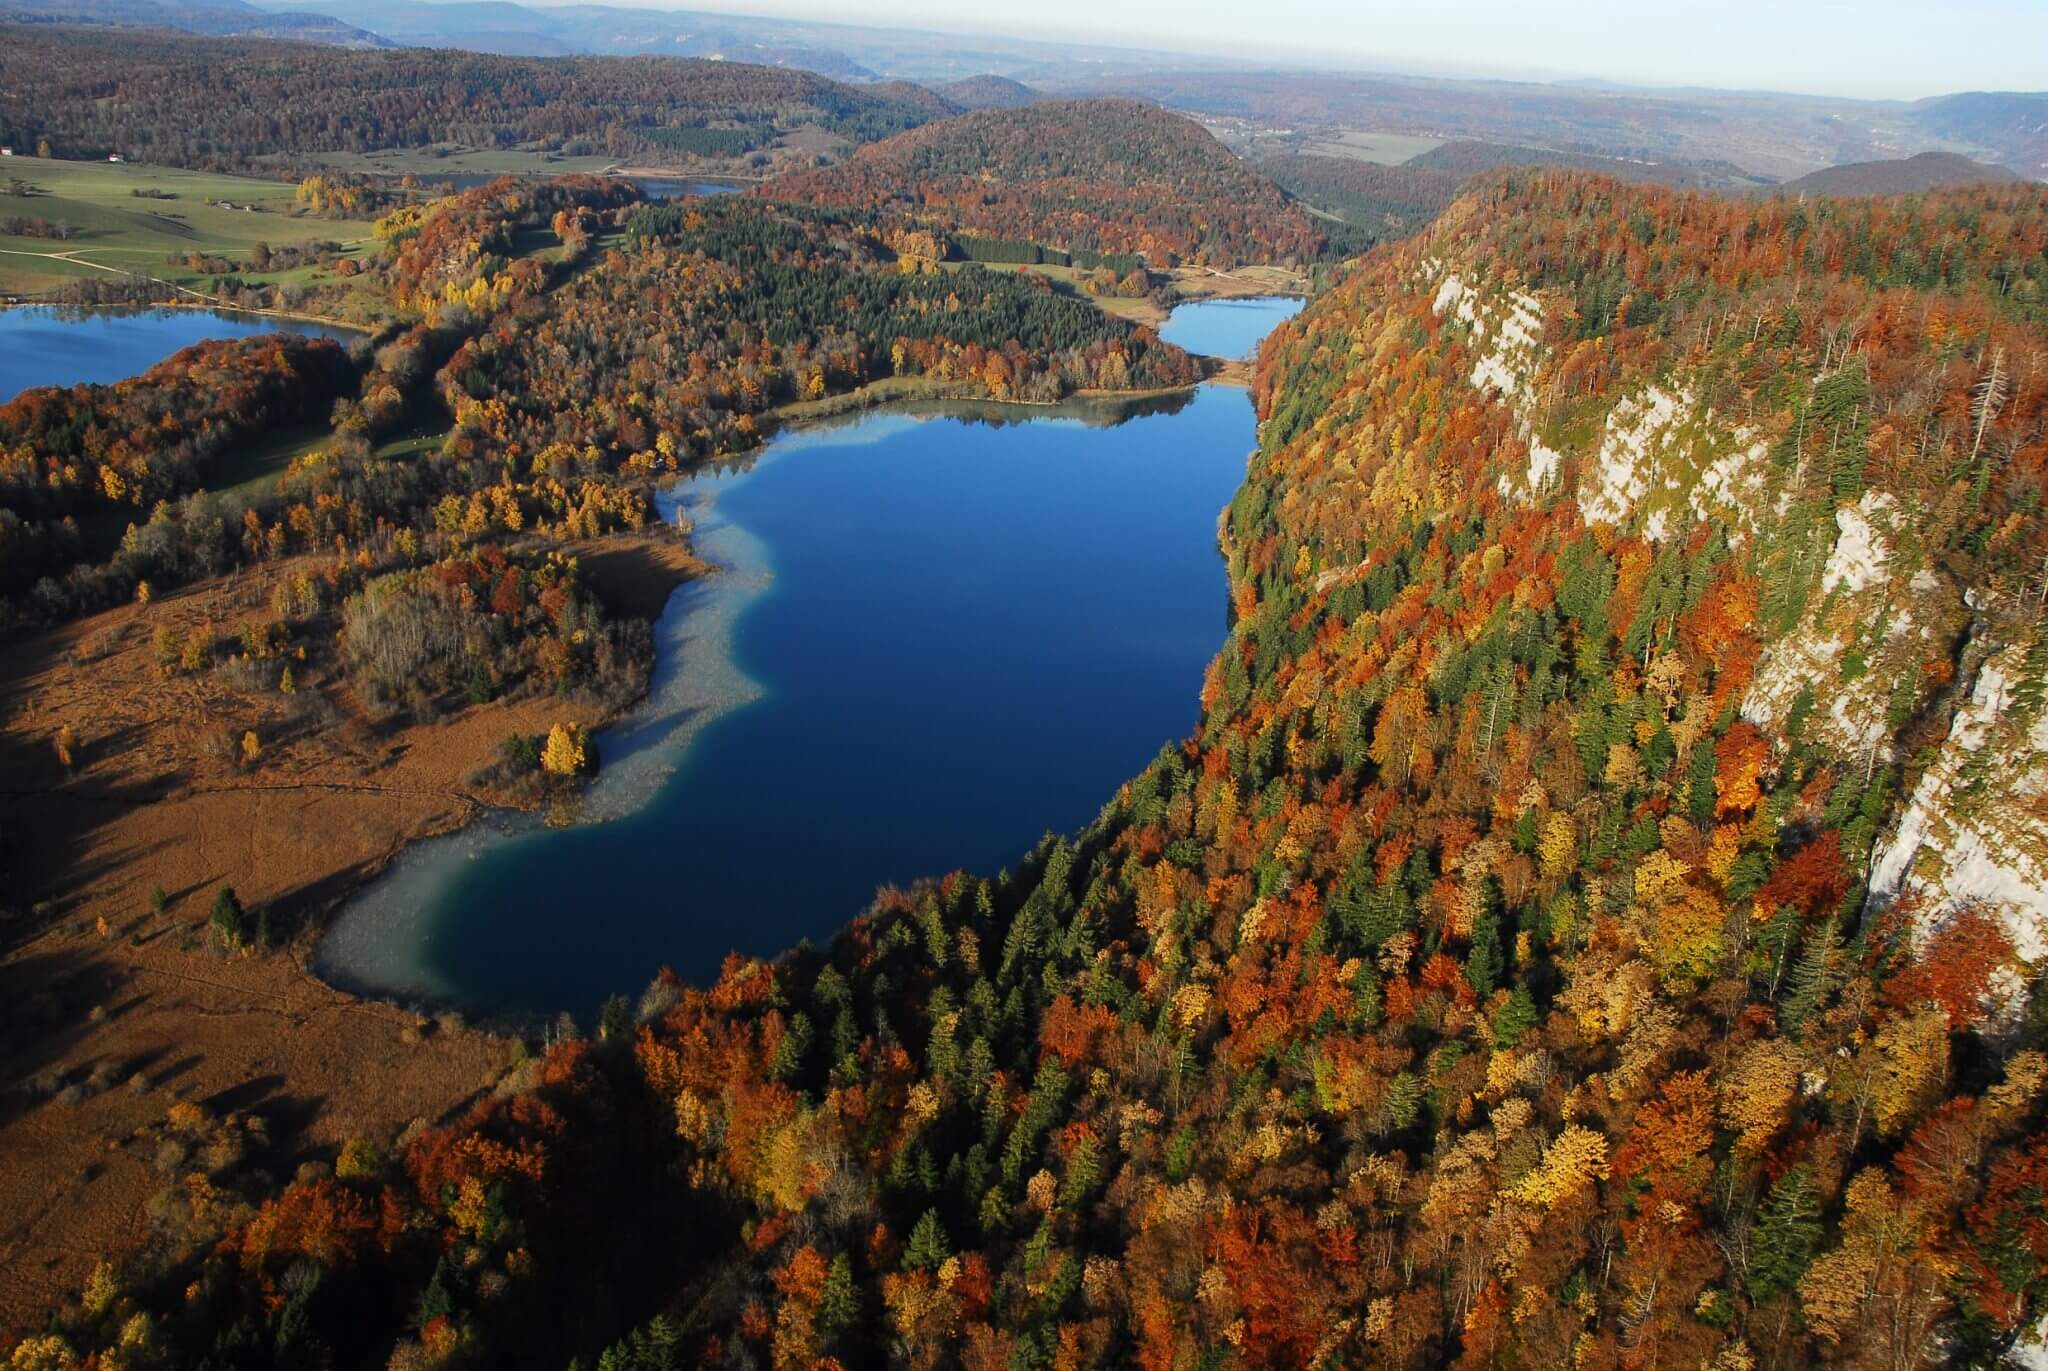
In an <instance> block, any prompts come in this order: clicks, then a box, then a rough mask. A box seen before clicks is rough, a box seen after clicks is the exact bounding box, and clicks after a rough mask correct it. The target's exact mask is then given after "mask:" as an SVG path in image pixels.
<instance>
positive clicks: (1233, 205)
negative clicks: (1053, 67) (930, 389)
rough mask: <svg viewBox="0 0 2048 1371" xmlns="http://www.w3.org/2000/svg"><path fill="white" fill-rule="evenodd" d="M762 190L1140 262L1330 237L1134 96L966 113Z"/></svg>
mask: <svg viewBox="0 0 2048 1371" xmlns="http://www.w3.org/2000/svg"><path fill="white" fill-rule="evenodd" d="M761 193H762V194H765V195H768V196H772V197H774V198H777V199H783V200H793V201H800V202H804V203H809V204H818V205H831V206H839V207H846V208H858V209H865V210H871V211H875V212H877V213H879V214H880V215H881V216H882V217H883V218H884V220H885V221H893V222H894V223H896V224H897V225H899V226H902V227H909V228H921V227H933V226H938V227H941V228H957V229H959V230H962V231H964V232H965V233H967V234H971V235H977V236H984V237H987V238H993V239H1005V240H1013V241H1016V242H1019V243H1036V244H1040V245H1043V246H1045V247H1051V248H1058V249H1063V250H1068V251H1073V252H1076V253H1103V254H1141V255H1142V256H1143V257H1144V258H1145V259H1146V260H1147V261H1148V262H1149V263H1150V264H1151V265H1152V266H1155V267H1164V266H1172V265H1178V264H1180V263H1182V262H1192V263H1199V264H1203V265H1208V266H1216V267H1225V268H1228V267H1231V266H1235V265H1238V264H1241V263H1246V262H1300V261H1306V260H1308V259H1311V258H1314V257H1317V256H1319V255H1321V254H1322V253H1323V252H1324V250H1325V242H1326V235H1325V234H1324V232H1323V231H1322V230H1321V229H1319V228H1318V227H1317V226H1316V225H1315V223H1314V222H1313V220H1312V219H1311V218H1310V216H1309V214H1308V212H1307V211H1306V210H1304V209H1303V208H1302V207H1301V206H1300V205H1298V204H1295V203H1293V202H1292V201H1290V200H1289V199H1288V198H1287V194H1286V192H1284V191H1282V190H1281V189H1280V187H1279V186H1277V185H1275V184H1274V183H1273V182H1272V181H1271V180H1270V179H1268V178H1267V177H1265V176H1263V175H1261V174H1260V173H1259V172H1257V171H1255V170H1254V169H1252V168H1251V167H1249V166H1247V165H1246V164H1245V163H1243V162H1241V161H1240V160H1238V158H1237V157H1236V156H1234V155H1233V154H1232V153H1231V151H1230V150H1229V149H1228V148H1226V147H1224V146H1223V145H1222V144H1221V143H1219V142H1217V141H1216V139H1215V138H1214V137H1212V136H1211V135H1210V134H1209V132H1208V131H1207V130H1206V129H1204V128H1202V127H1201V125H1199V124H1196V123H1194V122H1193V121H1192V120H1189V119H1185V118H1183V117H1181V116H1180V115H1177V114H1174V113H1171V112H1170V111H1167V110H1163V109H1160V108H1158V107H1157V106H1153V105H1146V104H1141V103H1139V102H1137V101H1133V100H1063V101H1052V102H1047V103H1042V104H1034V105H1026V106H1024V107H1023V108H1022V109H1014V110H980V111H976V112H975V113H972V114H963V115H961V116H960V117H959V118H957V119H946V120H941V121H940V122H938V123H934V124H927V125H925V126H923V127H922V128H919V129H913V130H912V131H911V132H909V133H907V134H903V135H900V136H898V137H895V138H889V139H885V140H884V141H882V142H880V143H876V144H874V145H872V146H870V147H866V148H863V149H861V150H860V151H859V152H858V153H856V154H855V155H854V156H853V157H852V158H850V159H849V160H847V161H846V162H843V163H841V164H839V165H838V166H834V167H827V168H824V169H821V170H817V171H805V172H797V173H793V174H791V175H788V176H784V177H781V178H779V179H777V180H775V181H771V182H769V183H768V184H767V185H766V186H764V187H763V188H762V192H761ZM1005 260H1016V259H1005ZM1026 260H1029V259H1026Z"/></svg>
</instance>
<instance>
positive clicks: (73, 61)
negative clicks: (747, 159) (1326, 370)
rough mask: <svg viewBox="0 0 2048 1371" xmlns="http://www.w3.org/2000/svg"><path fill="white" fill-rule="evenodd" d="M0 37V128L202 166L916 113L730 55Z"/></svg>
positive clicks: (720, 148) (896, 122) (769, 131)
mask: <svg viewBox="0 0 2048 1371" xmlns="http://www.w3.org/2000/svg"><path fill="white" fill-rule="evenodd" d="M0 40H4V41H0V141H5V142H8V143H12V144H14V145H16V146H21V147H30V148H33V147H36V146H37V145H38V143H40V142H42V141H45V140H47V141H48V142H49V143H50V144H51V145H52V149H53V151H54V152H55V154H56V155H57V156H60V157H84V158H97V157H104V156H106V155H107V154H108V153H110V152H120V153H122V154H123V155H124V156H126V157H127V158H128V160H130V161H151V162H161V163H166V164H170V165H175V166H189V167H201V168H206V169H213V170H244V169H249V168H253V167H258V166H263V165H275V164H277V163H280V162H282V163H286V164H289V163H291V162H292V160H293V159H295V158H305V157H308V156H309V155H312V154H318V153H334V152H368V151H372V150H375V149H380V148H414V147H425V146H428V145H431V144H437V143H462V144H467V145H469V146H473V147H484V148H502V147H510V146H513V145H517V144H530V145H536V146H539V147H543V148H548V149H552V150H558V151H564V152H568V153H571V154H575V153H586V154H602V155H604V156H608V157H614V158H632V159H634V160H636V161H644V162H656V163H659V162H674V161H683V160H687V159H689V158H691V157H693V156H733V155H737V154H740V153H744V152H747V151H750V150H752V149H755V148H759V147H765V146H768V145H770V144H772V143H773V142H774V141H775V140H776V139H777V138H778V137H779V136H780V135H781V134H782V133H783V132H785V131H787V130H789V129H793V128H796V127H799V126H801V125H805V124H815V125H818V126H820V127H822V128H824V129H826V130H828V131H830V132H831V133H834V134H837V135H840V136H841V137H844V138H847V139H851V140H854V141H860V140H865V139H872V138H878V137H882V136H885V135H888V134H892V133H896V132H899V131H901V130H903V129H907V128H912V127H915V126H916V125H918V124H920V123H922V122H924V120H925V118H926V115H925V113H924V112H923V111H922V110H920V109H917V108H914V107H912V106H908V105H903V104H898V103H895V102H893V101H890V100H887V99H883V98H880V97H877V96H875V95H871V94H867V93H864V92H862V91H860V90H858V89H856V88H854V87H850V86H842V85H839V84H837V83H835V82H832V81H828V80H826V79H825V78H823V77H820V76H815V75H812V74H810V73H808V72H802V71H793V70H786V69H782V68H770V67H756V66H746V65H742V64H740V63H735V62H714V61H699V60H693V59H682V58H617V57H570V58H514V57H495V56H487V55H482V54H477V53H465V52H441V51H433V50H429V49H396V50H382V51H349V50H342V51H337V50H335V49H333V48H329V47H316V46H313V45H311V44H298V43H278V42H269V41H264V40H258V39H245V38H205V39H202V38H197V37H191V36H184V35H173V34H164V33H156V32H143V31H135V30H119V31H114V30H94V29H66V28H57V27H40V26H18V27H11V28H6V29H4V30H0Z"/></svg>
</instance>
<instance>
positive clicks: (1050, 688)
mask: <svg viewBox="0 0 2048 1371" xmlns="http://www.w3.org/2000/svg"><path fill="white" fill-rule="evenodd" d="M1298 307H1299V302H1297V301H1269V302H1266V304H1265V306H1264V308H1263V309H1252V308H1248V307H1246V306H1244V305H1242V304H1237V303H1233V304H1231V305H1230V306H1228V307H1227V310H1228V314H1227V318H1228V320H1229V322H1230V324H1231V326H1232V329H1234V332H1233V331H1226V330H1223V329H1222V328H1221V326H1220V325H1217V326H1212V325H1211V324H1209V323H1208V322H1206V321H1205V322H1203V323H1202V329H1203V330H1204V332H1203V337H1204V338H1205V339H1207V340H1208V341H1209V342H1210V345H1211V346H1210V348H1209V349H1208V350H1213V351H1218V352H1221V353H1222V354H1223V355H1226V356H1229V355H1242V354H1245V353H1248V352H1250V351H1251V350H1252V348H1253V347H1254V346H1255V345H1256V342H1257V340H1258V339H1259V338H1260V337H1262V336H1263V335H1264V334H1265V333H1266V332H1268V331H1270V329H1271V328H1272V327H1273V326H1274V325H1276V324H1277V323H1278V322H1279V321H1280V320H1282V319H1284V318H1285V317H1287V316H1288V315H1289V314H1292V313H1293V312H1294V310H1295V309H1297V308H1298ZM1216 308H1218V307H1217V306H1213V305H1197V306H1187V307H1183V309H1182V310H1180V311H1178V312H1177V314H1176V324H1177V325H1179V326H1180V327H1181V328H1183V329H1185V328H1189V327H1191V322H1190V321H1189V319H1188V317H1187V316H1189V315H1190V314H1191V313H1203V312H1207V311H1209V310H1212V309H1216ZM1002 413H1003V415H1004V416H1005V418H1007V420H1008V421H1007V422H990V421H989V420H988V419H987V418H986V417H981V418H977V417H973V416H966V415H961V414H931V413H926V414H912V413H887V414H878V415H871V416H867V417H863V418H860V419H857V420H854V421H852V422H848V423H844V424H842V425H840V426H837V427H832V428H825V429H814V430H808V431H802V432H795V433H789V434H785V435H783V436H781V437H779V438H777V439H776V440H775V441H774V442H773V443H772V444H770V446H769V447H768V449H767V450H766V451H765V452H764V453H763V454H762V456H761V457H760V458H759V459H758V460H757V461H755V462H754V463H753V464H752V465H751V466H749V467H748V468H747V469H745V470H744V471H741V472H736V473H729V474H723V475H704V476H698V477H695V478H692V479H689V480H687V481H684V482H682V483H679V484H678V485H677V486H676V487H674V488H672V489H671V490H670V491H669V492H668V493H667V494H666V496H665V497H664V505H665V508H667V509H680V510H682V511H683V512H685V513H686V514H688V515H689V516H690V517H691V518H692V519H693V521H694V522H695V524H696V531H695V534H694V538H695V541H696V545H697V548H698V550H699V552H700V553H702V554H703V555H704V556H706V557H707V558H709V559H711V560H713V561H714V562H716V563H718V564H720V565H722V566H723V567H724V568H725V570H724V571H723V572H722V573H721V574H720V575H717V576H714V577H711V578H708V579H706V580H704V581H700V582H695V583H692V584H690V585H686V586H684V587H683V588H682V589H681V590H679V591H678V592H677V593H676V595H675V597H674V598H673V599H672V600H671V602H670V604H669V606H668V609H667V611H666V613H665V614H664V615H663V617H662V619H661V621H660V623H659V624H658V625H657V627H656V635H655V636H656V641H657V644H658V648H659V652H660V657H659V664H658V667H657V671H656V678H655V682H654V685H653V689H652V692H651V698H650V700H649V701H648V703H647V705H646V706H645V707H643V708H642V709H641V710H640V711H638V712H637V713H636V714H635V715H634V716H633V717H632V718H630V719H628V720H627V721H626V722H625V723H623V724H622V725H620V726H619V727H616V728H613V729H611V730H608V731H607V732H606V733H605V734H604V735H602V736H601V737H600V738H599V739H598V740H597V742H598V748H599V752H600V755H601V756H602V758H603V761H604V767H603V771H602V774H601V775H600V777H599V779H598V781H597V782H596V783H595V785H594V786H593V787H592V789H591V791H590V793H589V795H588V796H587V797H586V800H585V802H584V804H583V806H582V811H581V822H579V823H577V824H575V825H572V826H568V827H559V828H545V827H542V826H540V825H539V824H538V823H537V822H535V821H532V820H530V819H525V818H512V819H503V820H498V821H493V822H491V823H487V824H485V825H482V826H479V827H476V828H472V829H470V830H466V831H464V832H462V833H458V834H455V835H452V836H450V837H448V838H443V839H437V840H434V841H432V842H429V843H425V844H421V845H419V846H417V847H415V848H413V849H411V850H409V851H408V852H407V853H406V854H405V855H404V856H403V857H401V858H400V860H399V861H398V862H396V863H395V864H394V866H393V868H392V870H391V871H389V872H387V873H386V874H385V875H384V876H383V877H381V878H380V879H379V880H378V881H377V882H376V883H374V884H373V885H372V886H371V887H370V888H369V889H368V890H367V891H365V892H364V893H363V894H362V895H361V896H359V897H358V898H357V899H356V900H355V901H354V902H353V903H352V904H351V905H350V906H349V907H348V908H347V909H346V910H345V911H344V912H343V914H342V916H341V918H340V919H339V920H338V921H337V923H336V925H335V927H334V928H333V930H332V931H331V932H330V933H329V934H328V936H327V938H326V940H325V942H324V944H323V946H322V948H321V952H320V957H319V962H318V967H319V969H320V971H321V972H322V974H323V975H326V976H327V977H329V978H330V979H332V980H335V981H337V982H338V983H341V984H344V985H348V986H350V987H353V988H357V989H362V990H368V991H374V992H379V993H384V994H389V995H394V996H397V997H399V998H404V999H415V1000H421V1001H429V1002H435V1001H439V1002H452V1003H456V1004H460V1005H463V1006H465V1007H468V1008H472V1009H479V1010H485V1011H504V1012H513V1013H522V1012H531V1013H552V1012H554V1011H556V1010H560V1009H565V1008H566V1009H569V1010H571V1011H573V1012H576V1013H577V1014H579V1015H584V1016H588V1015H589V1014H590V1013H591V1012H592V1011H593V1010H594V1009H595V1008H596V1007H597V1005H598V1004H599V1003H600V1002H601V1001H602V1000H603V998H604V997H605V996H606V995H608V994H610V993H612V992H615V991H622V992H627V993H632V992H635V991H637V990H638V988H639V987H640V986H642V985H644V984H645V983H646V982H647V981H648V980H649V979H650V977H651V976H652V974H653V973H654V971H655V970H656V969H657V968H659V967H660V966H662V965H664V964H667V965H670V966H673V967H675V969H676V970H677V971H679V972H681V973H682V974H683V975H685V976H686V977H689V978H692V979H696V980H699V981H702V980H708V979H709V978H711V977H712V976H714V975H715V974H716V972H717V968H718V965H719V963H720V961H721V960H722V959H723V958H724V956H725V955H726V953H727V952H728V951H729V950H732V949H737V950H739V951H741V952H743V953H747V954H757V955H772V954H774V953H776V952H779V951H781V950H783V949H785V948H787V947H789V946H791V945H793V944H794V943H796V942H797V941H798V940H800V939H802V938H805V937H809V938H812V939H814V940H820V941H822V940H825V939H827V938H829V937H830V936H831V935H832V933H833V932H834V931H835V930H836V929H837V928H839V927H840V926H842V925H843V924H844V923H845V922H846V921H847V919H848V918H850V917H851V916H852V915H854V914H856V913H858V912H859V911H860V909H861V908H863V907H864V906H865V905H866V903H867V902H868V900H869V899H870V898H871V897H872V896H873V894H874V891H875V889H876V887H877V886H878V885H881V884H884V883H898V884H904V883H908V882H910V881H912V880H914V879H916V878H917V877H920V876H930V875H938V874H942V873H944V872H946V871H949V870H952V869H955V868H962V867H964V868H967V869H970V870H975V871H980V872H994V871H995V870H997V869H998V868H1000V867H1003V866H1005V865H1011V864H1014V863H1015V862H1016V861H1017V860H1018V859H1019V858H1020V857H1022V856H1023V855H1024V853H1025V852H1026V851H1027V850H1028V849H1029V848H1030V847H1031V846H1032V845H1033V843H1035V842H1036V841H1037V839H1038V838H1039V837H1040V836H1041V835H1042V834H1044V833H1045V832H1047V831H1049V830H1050V831H1070V830H1073V829H1076V828H1078V827H1080V826H1082V825H1084V824H1086V823H1087V822H1088V821H1089V820H1090V819H1092V818H1093V817H1094V816H1095V815H1096V813H1097V812H1098V811H1099V810H1100V808H1101V806H1102V805H1103V803H1104V802H1105V801H1106V800H1107V799H1108V798H1109V797H1110V796H1111V795H1112V793H1113V792H1114V790H1115V788H1116V787H1117V786H1118V785H1119V784H1120V783H1122V782H1123V781H1125V780H1127V779H1129V778H1130V777H1131V776H1132V775H1133V774H1135V773H1136V772H1137V771H1138V770H1139V769H1140V768H1142V767H1143V766H1144V764H1145V763H1146V762H1147V761H1148V760H1149V759H1150V758H1151V757H1152V756H1153V755H1154V754H1155V753H1156V752H1157V751H1158V750H1159V748H1160V747H1161V746H1162V745H1164V744H1166V743H1168V742H1171V741H1175V740H1177V739H1179V738H1181V737H1183V736H1185V735H1186V734H1187V733H1188V731H1189V730H1190V729H1191V727H1192V726H1193V725H1194V724H1195V722H1196V718H1197V713H1198V692H1199V690H1200V686H1201V679H1202V672H1203V668H1204V667H1205V666H1206V665H1207V663H1208V661H1209V659H1210V658H1211V657H1212V656H1213V655H1214V654H1215V652H1216V649H1217V647H1218V646H1219V645H1220V644H1221V642H1222V641H1223V637H1224V633H1225V629H1226V618H1225V616H1226V598H1225V580H1224V572H1223V565H1222V560H1221V558H1220V556H1219V554H1218V551H1217V547H1216V522H1217V516H1218V513H1219V511H1221V509H1222V508H1223V506H1224V505H1225V504H1226V503H1227V502H1228V501H1229V500H1230V498H1231V496H1232V494H1233V493H1234V492H1235V490H1236V489H1237V486H1238V484H1239V482H1240V481H1242V479H1243V477H1244V471H1245V461H1246V457H1247V454H1248V453H1249V452H1250V450H1251V449H1252V447H1253V445H1254V441H1255V424H1254V420H1253V415H1252V410H1251V405H1250V403H1249V402H1248V399H1247V397H1246V395H1245V393H1244V392H1243V391H1242V390H1235V389H1228V388H1223V387H1216V386H1206V387H1203V388H1201V389H1200V390H1198V391H1197V392H1195V393H1194V394H1193V395H1192V396H1191V397H1189V398H1187V399H1185V401H1183V402H1180V403H1178V404H1172V405H1167V406H1162V407H1160V411H1159V412H1153V413H1150V414H1148V415H1146V416H1145V417H1141V418H1132V419H1129V420H1127V421H1125V422H1122V423H1118V424H1106V423H1102V422H1093V423H1091V422H1086V421H1084V420H1082V419H1079V418H1074V417H1068V416H1062V415H1056V414H1045V415H1044V416H1043V417H1032V418H1026V419H1024V420H1023V421H1019V416H1020V414H1024V415H1028V414H1030V413H1032V412H1031V411H1019V410H1015V409H1011V410H1007V411H1003V412H1002Z"/></svg>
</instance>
